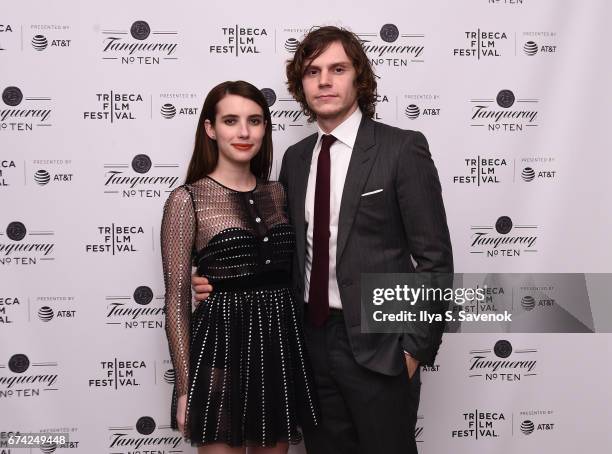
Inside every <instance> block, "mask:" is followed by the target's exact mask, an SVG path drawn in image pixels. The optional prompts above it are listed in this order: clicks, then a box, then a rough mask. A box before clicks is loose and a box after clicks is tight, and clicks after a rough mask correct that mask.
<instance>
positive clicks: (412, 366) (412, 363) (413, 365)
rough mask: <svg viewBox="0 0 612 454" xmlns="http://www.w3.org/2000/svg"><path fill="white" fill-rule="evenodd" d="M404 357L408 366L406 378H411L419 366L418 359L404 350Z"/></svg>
mask: <svg viewBox="0 0 612 454" xmlns="http://www.w3.org/2000/svg"><path fill="white" fill-rule="evenodd" d="M404 359H405V360H406V367H407V368H408V378H410V379H412V377H413V376H414V373H415V372H416V371H417V369H418V367H419V360H418V359H414V358H413V357H412V355H411V354H410V353H408V352H404Z"/></svg>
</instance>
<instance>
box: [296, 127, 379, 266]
mask: <svg viewBox="0 0 612 454" xmlns="http://www.w3.org/2000/svg"><path fill="white" fill-rule="evenodd" d="M374 125H375V123H374V122H373V121H372V120H370V119H369V118H367V117H366V116H364V117H363V118H362V120H361V124H360V125H359V130H358V132H357V138H356V139H355V146H354V147H353V152H352V153H351V159H350V161H349V167H348V171H347V173H346V180H345V181H344V188H343V190H342V201H341V203H340V214H339V219H338V240H337V246H336V267H337V266H338V263H340V258H341V257H342V252H344V248H345V246H346V242H347V240H348V235H349V232H350V231H351V227H352V226H353V221H354V219H355V212H356V211H357V207H358V206H359V199H360V197H361V193H362V189H363V187H364V185H365V183H366V180H367V176H368V175H369V173H370V170H371V169H372V164H374V161H375V160H376V154H377V153H378V147H376V146H375V145H376V138H375V134H374ZM302 211H303V209H302ZM302 214H303V213H302Z"/></svg>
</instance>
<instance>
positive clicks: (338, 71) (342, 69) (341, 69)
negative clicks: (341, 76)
mask: <svg viewBox="0 0 612 454" xmlns="http://www.w3.org/2000/svg"><path fill="white" fill-rule="evenodd" d="M336 72H337V73H343V72H344V68H336Z"/></svg>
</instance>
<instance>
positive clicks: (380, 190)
mask: <svg viewBox="0 0 612 454" xmlns="http://www.w3.org/2000/svg"><path fill="white" fill-rule="evenodd" d="M382 191H383V190H382V189H377V190H376V191H370V192H366V193H364V194H361V197H365V196H366V195H372V194H378V193H379V192H382Z"/></svg>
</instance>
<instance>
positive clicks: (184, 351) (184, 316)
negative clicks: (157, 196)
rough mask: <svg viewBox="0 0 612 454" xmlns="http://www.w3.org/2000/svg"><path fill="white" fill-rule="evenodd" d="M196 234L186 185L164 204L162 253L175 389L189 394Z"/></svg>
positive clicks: (168, 333) (191, 204)
mask: <svg viewBox="0 0 612 454" xmlns="http://www.w3.org/2000/svg"><path fill="white" fill-rule="evenodd" d="M195 234H196V222H195V213H194V206H193V202H192V199H191V195H190V193H189V192H188V190H187V189H186V188H184V187H180V188H177V189H175V190H174V191H172V193H171V194H170V196H169V197H168V200H167V201H166V204H165V206H164V213H163V218H162V226H161V253H162V262H163V269H164V282H165V287H166V305H165V308H166V335H167V337H168V345H169V347H170V356H171V358H172V365H173V367H174V374H175V390H176V393H177V396H178V397H180V396H182V395H184V394H187V387H188V383H189V380H188V376H189V323H190V317H191V252H192V250H193V244H194V239H195Z"/></svg>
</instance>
